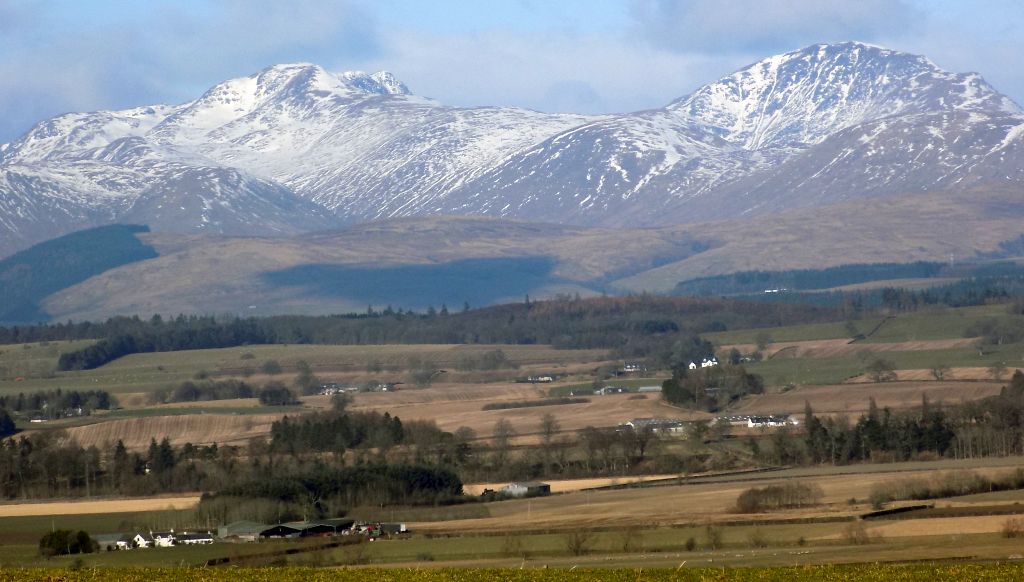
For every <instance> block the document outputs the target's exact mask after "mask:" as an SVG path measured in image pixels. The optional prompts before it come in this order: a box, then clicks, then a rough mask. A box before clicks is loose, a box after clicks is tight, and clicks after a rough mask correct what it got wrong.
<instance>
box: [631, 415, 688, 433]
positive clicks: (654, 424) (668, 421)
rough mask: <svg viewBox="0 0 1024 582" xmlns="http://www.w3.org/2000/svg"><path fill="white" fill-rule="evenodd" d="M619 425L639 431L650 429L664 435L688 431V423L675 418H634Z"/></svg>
mask: <svg viewBox="0 0 1024 582" xmlns="http://www.w3.org/2000/svg"><path fill="white" fill-rule="evenodd" d="M619 426H620V427H621V428H631V429H633V430H635V431H637V432H641V431H644V430H650V431H652V432H656V433H658V434H664V435H674V434H684V433H685V432H686V423H685V422H683V421H681V420H678V419H675V418H634V419H633V420H631V421H629V422H624V423H622V424H621V425H619Z"/></svg>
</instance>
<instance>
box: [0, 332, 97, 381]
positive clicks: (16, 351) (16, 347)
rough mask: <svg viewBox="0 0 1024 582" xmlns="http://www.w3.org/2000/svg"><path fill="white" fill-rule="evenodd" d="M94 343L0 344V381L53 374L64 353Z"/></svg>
mask: <svg viewBox="0 0 1024 582" xmlns="http://www.w3.org/2000/svg"><path fill="white" fill-rule="evenodd" d="M93 343H95V342H94V341H93V340H81V341H71V342H40V343H33V344H5V345H0V383H3V382H14V381H15V379H16V378H25V379H28V378H45V377H48V376H52V375H53V374H54V372H55V371H56V369H57V359H58V358H59V357H60V355H61V354H62V353H64V352H70V351H75V350H79V349H82V348H84V347H86V346H89V345H91V344H93Z"/></svg>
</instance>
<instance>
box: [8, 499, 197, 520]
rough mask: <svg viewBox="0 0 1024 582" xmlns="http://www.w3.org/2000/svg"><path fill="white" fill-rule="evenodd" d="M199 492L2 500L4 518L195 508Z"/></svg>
mask: <svg viewBox="0 0 1024 582" xmlns="http://www.w3.org/2000/svg"><path fill="white" fill-rule="evenodd" d="M197 503H199V496H198V495H186V496H181V495H176V496H169V497H168V496H156V497H144V498H132V499H90V500H81V501H43V502H38V503H26V502H22V503H0V518H5V517H28V516H38V515H42V516H58V515H59V516H68V515H84V514H103V513H124V512H143V511H163V510H175V509H191V508H192V507H195V505H196V504H197Z"/></svg>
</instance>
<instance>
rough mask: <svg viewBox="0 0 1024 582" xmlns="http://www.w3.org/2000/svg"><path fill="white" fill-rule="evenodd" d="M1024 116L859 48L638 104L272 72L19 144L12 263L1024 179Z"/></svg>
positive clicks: (990, 94)
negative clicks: (113, 244) (400, 221)
mask: <svg viewBox="0 0 1024 582" xmlns="http://www.w3.org/2000/svg"><path fill="white" fill-rule="evenodd" d="M1022 136H1024V114H1022V112H1021V110H1020V108H1019V107H1018V106H1017V105H1016V104H1014V103H1013V102H1012V101H1011V100H1010V99H1009V98H1007V97H1006V96H1004V95H1002V94H1000V93H999V92H997V91H996V90H995V89H993V88H992V87H991V86H989V85H988V84H987V83H986V82H985V81H984V80H983V79H982V78H981V77H980V76H978V75H976V74H954V73H949V72H946V71H943V70H941V69H939V68H938V67H936V66H935V65H934V64H933V63H931V62H930V61H929V60H928V59H926V58H924V57H920V56H916V55H910V54H906V53H901V52H897V51H892V50H888V49H884V48H880V47H875V46H870V45H866V44H862V43H852V42H851V43H841V44H832V45H814V46H810V47H807V48H804V49H801V50H798V51H794V52H790V53H786V54H783V55H777V56H774V57H770V58H767V59H764V60H762V61H759V62H757V63H754V64H752V65H750V66H748V67H745V68H743V69H741V70H739V71H736V72H735V73H732V74H731V75H728V76H726V77H723V78H722V79H720V80H718V81H716V82H714V83H711V84H708V85H706V86H704V87H701V88H700V89H698V90H696V91H695V92H693V93H692V94H691V95H689V96H686V97H683V98H680V99H678V100H676V101H674V102H672V103H670V104H669V105H668V106H666V107H664V108H661V109H654V110H648V111H642V112H637V113H631V114H625V115H606V116H583V115H569V114H543V113H538V112H535V111H529V110H524V109H518V108H509V107H480V108H453V107H446V106H443V105H441V104H438V103H436V102H434V101H432V100H429V99H425V98H422V97H417V96H415V95H413V94H411V93H410V91H409V89H408V88H407V87H406V86H405V85H404V84H403V83H402V82H401V81H399V80H398V79H397V78H396V77H395V76H394V75H392V74H390V73H387V72H378V73H373V74H367V73H363V72H345V73H337V74H335V73H331V72H328V71H327V70H325V69H323V68H322V67H319V66H317V65H314V64H308V63H298V64H286V65H275V66H272V67H268V68H266V69H264V70H263V71H260V72H259V73H256V74H254V75H251V76H249V77H244V78H239V79H233V80H229V81H225V82H224V83H220V84H218V85H216V86H215V87H213V88H211V89H210V90H208V91H207V92H206V93H204V94H203V95H202V96H200V97H199V98H198V99H196V100H195V101H191V102H188V103H184V104H181V105H175V106H168V105H155V106H151V107H139V108H134V109H129V110H124V111H100V112H94V113H73V114H67V115H62V116H60V117H56V118H53V119H50V120H46V121H43V122H41V123H39V124H37V125H36V126H35V127H33V128H32V129H31V130H30V131H29V132H28V133H26V134H25V135H24V136H22V137H21V138H20V139H18V140H17V141H15V142H13V143H10V144H5V145H3V146H0V231H2V232H3V236H2V237H0V256H2V255H5V254H8V253H10V252H13V251H14V250H17V249H19V248H23V247H25V246H27V245H28V244H31V243H33V242H37V241H39V240H43V239H46V238H50V237H52V236H56V235H58V234H62V233H65V232H68V231H72V230H76V229H79V228H83V227H86V226H94V225H99V224H106V223H110V222H117V221H129V220H130V221H132V222H138V223H145V224H149V225H150V226H151V227H152V228H153V229H154V230H156V231H161V230H162V231H176V232H210V233H226V234H275V233H277V234H292V233H297V232H303V231H308V230H313V229H320V228H325V227H330V226H335V225H343V224H350V223H355V222H362V221H367V220H374V219H381V218H389V217H398V216H416V215H427V214H453V215H489V216H499V217H508V218H520V219H529V220H544V221H547V222H562V223H570V224H582V225H607V226H651V225H664V224H673V223H683V222H695V221H705V220H718V219H725V218H732V217H737V216H756V215H760V214H771V213H778V212H785V211H788V210H792V209H796V208H806V207H820V206H825V205H829V204H833V203H837V202H849V201H856V200H859V199H867V198H885V197H891V196H897V195H900V194H903V193H907V192H922V191H935V190H948V189H950V188H965V187H968V186H978V185H982V184H988V183H1000V184H1006V183H1009V184H1012V185H1013V186H1014V187H1019V185H1020V183H1021V181H1022V180H1024V157H1022V155H1024V150H1022V147H1021V138H1022Z"/></svg>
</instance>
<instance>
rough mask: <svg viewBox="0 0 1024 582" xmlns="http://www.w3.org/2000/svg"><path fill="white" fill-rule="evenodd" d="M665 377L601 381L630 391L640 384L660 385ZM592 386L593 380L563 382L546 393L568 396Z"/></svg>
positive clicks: (553, 395)
mask: <svg viewBox="0 0 1024 582" xmlns="http://www.w3.org/2000/svg"><path fill="white" fill-rule="evenodd" d="M667 379H668V378H667V377H661V378H630V379H621V380H620V379H616V378H612V379H609V380H605V381H604V382H603V385H604V386H621V387H623V388H629V389H630V390H631V391H636V389H637V388H640V387H642V386H661V384H662V383H663V382H664V381H665V380H667ZM593 387H594V383H593V382H589V383H588V382H578V383H572V384H564V385H561V386H554V387H552V388H550V389H549V390H548V395H549V396H552V397H555V396H568V395H569V393H571V392H578V391H580V390H591V389H593Z"/></svg>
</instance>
